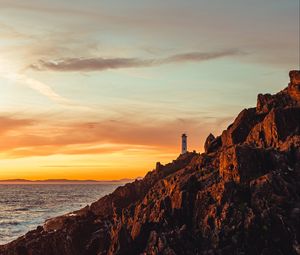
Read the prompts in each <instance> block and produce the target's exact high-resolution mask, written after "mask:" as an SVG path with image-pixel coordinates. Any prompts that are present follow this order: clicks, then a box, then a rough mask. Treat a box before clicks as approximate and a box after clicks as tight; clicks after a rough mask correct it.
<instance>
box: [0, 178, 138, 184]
mask: <svg viewBox="0 0 300 255" xmlns="http://www.w3.org/2000/svg"><path fill="white" fill-rule="evenodd" d="M137 179H140V178H139V177H138V178H137ZM132 181H134V179H126V178H124V179H120V180H68V179H46V180H27V179H7V180H0V184H1V183H2V184H16V183H18V184H19V183H20V184H54V183H55V184H60V183H61V184H62V183H68V184H80V183H81V184H88V183H90V184H93V183H94V184H97V183H98V184H100V183H126V182H132Z"/></svg>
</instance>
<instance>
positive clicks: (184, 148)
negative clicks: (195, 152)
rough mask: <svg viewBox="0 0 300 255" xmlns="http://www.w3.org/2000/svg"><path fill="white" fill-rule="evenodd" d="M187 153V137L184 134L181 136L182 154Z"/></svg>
mask: <svg viewBox="0 0 300 255" xmlns="http://www.w3.org/2000/svg"><path fill="white" fill-rule="evenodd" d="M185 153H187V135H186V134H182V136H181V154H185Z"/></svg>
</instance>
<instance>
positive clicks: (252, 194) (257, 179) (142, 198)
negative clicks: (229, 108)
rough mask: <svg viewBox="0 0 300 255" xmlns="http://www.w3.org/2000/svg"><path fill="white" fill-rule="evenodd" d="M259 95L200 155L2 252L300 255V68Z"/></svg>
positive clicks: (29, 235) (59, 219) (55, 221)
mask: <svg viewBox="0 0 300 255" xmlns="http://www.w3.org/2000/svg"><path fill="white" fill-rule="evenodd" d="M290 80H291V81H290V83H289V85H288V87H287V88H285V89H284V90H282V91H280V92H279V93H277V94H275V95H270V94H265V95H262V94H260V95H258V98H257V106H256V107H255V108H250V109H245V110H243V111H242V112H241V113H240V114H239V115H238V117H237V118H236V119H235V120H234V122H233V123H232V124H231V125H230V126H229V127H228V128H227V129H226V130H225V131H223V133H222V134H221V135H220V136H218V137H215V136H213V135H209V137H208V139H207V141H206V143H205V153H202V154H197V153H187V154H185V155H181V156H179V157H178V158H177V159H176V160H174V161H173V162H172V163H170V164H167V165H161V164H157V167H156V169H155V170H153V171H151V172H149V173H148V174H147V175H146V176H145V177H144V178H143V179H142V180H136V181H135V182H133V183H130V184H126V185H125V186H123V187H119V188H117V189H116V190H115V191H114V192H113V193H112V194H110V195H107V196H105V197H103V198H101V199H100V200H98V201H97V202H95V203H93V204H92V205H91V206H88V207H85V208H83V209H81V210H79V211H76V212H72V213H70V214H67V215H63V216H61V217H57V218H54V219H50V220H48V221H47V222H46V223H45V224H44V226H40V227H38V228H37V229H36V230H33V231H30V232H28V233H27V234H26V235H25V236H22V237H20V238H19V239H17V240H16V241H13V242H11V243H9V244H7V245H4V246H1V247H0V254H1V255H13V254H18V255H64V254H66V255H101V254H128V255H133V254H153V255H154V254H168V255H173V254H203V255H204V254H206V255H214V254H216V255H225V254H228V255H229V254H230V255H232V254H239V255H242V254H243V255H246V254H263V255H267V254H270V255H271V254H272V255H276V254H278V255H280V254H281V255H282V254H291V255H293V254H294V255H297V254H298V255H299V254H300V71H292V72H290Z"/></svg>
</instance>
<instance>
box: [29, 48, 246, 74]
mask: <svg viewBox="0 0 300 255" xmlns="http://www.w3.org/2000/svg"><path fill="white" fill-rule="evenodd" d="M240 54H242V52H241V51H239V50H237V49H229V50H223V51H216V52H187V53H183V54H176V55H171V56H169V57H166V58H152V59H140V58H101V57H100V58H99V57H97V58H65V59H59V60H42V59H41V60H39V61H38V63H36V64H31V65H30V66H29V68H31V69H34V70H38V71H46V70H51V71H61V72H63V71H65V72H68V71H85V72H92V71H104V70H107V69H119V68H133V67H135V68H138V67H151V66H159V65H165V64H172V63H185V62H203V61H208V60H211V59H218V58H222V57H228V56H236V55H240Z"/></svg>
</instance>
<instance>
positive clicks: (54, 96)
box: [0, 72, 91, 111]
mask: <svg viewBox="0 0 300 255" xmlns="http://www.w3.org/2000/svg"><path fill="white" fill-rule="evenodd" d="M0 77H3V78H5V79H7V80H9V81H12V82H17V83H20V84H23V85H25V86H27V87H29V88H31V89H33V90H35V91H36V92H38V93H40V94H41V95H43V96H45V97H47V98H48V99H50V100H51V101H53V102H56V103H57V104H60V105H62V106H65V107H73V108H77V109H82V110H89V111H90V110H91V109H90V108H89V107H87V106H82V105H79V104H77V103H76V102H74V101H72V100H70V99H68V98H66V97H63V96H61V95H59V94H58V93H56V92H55V91H54V90H53V89H52V88H51V87H50V86H49V85H47V84H46V83H43V82H41V81H39V80H36V79H33V78H30V77H28V76H26V75H24V74H19V73H13V72H6V73H3V72H0Z"/></svg>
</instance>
